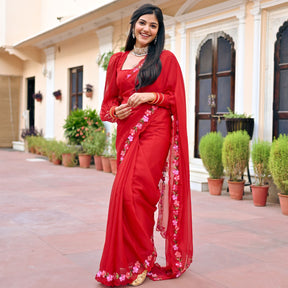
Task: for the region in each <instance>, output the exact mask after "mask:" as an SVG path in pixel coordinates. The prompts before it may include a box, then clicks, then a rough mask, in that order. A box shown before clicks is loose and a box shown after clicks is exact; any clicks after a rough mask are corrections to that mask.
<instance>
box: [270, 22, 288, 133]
mask: <svg viewBox="0 0 288 288" xmlns="http://www.w3.org/2000/svg"><path fill="white" fill-rule="evenodd" d="M280 134H288V21H286V22H285V23H284V24H283V26H281V27H280V29H279V31H278V33H277V40H276V42H275V51H274V99H273V138H274V137H276V138H278V136H279V135H280Z"/></svg>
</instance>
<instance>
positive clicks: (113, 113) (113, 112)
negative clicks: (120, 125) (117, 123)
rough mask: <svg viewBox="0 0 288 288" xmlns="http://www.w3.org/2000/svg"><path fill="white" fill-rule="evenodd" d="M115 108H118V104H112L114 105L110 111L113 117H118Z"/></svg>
mask: <svg viewBox="0 0 288 288" xmlns="http://www.w3.org/2000/svg"><path fill="white" fill-rule="evenodd" d="M115 108H116V106H112V107H111V108H110V112H109V114H110V116H111V117H112V118H113V119H117V115H116V114H115Z"/></svg>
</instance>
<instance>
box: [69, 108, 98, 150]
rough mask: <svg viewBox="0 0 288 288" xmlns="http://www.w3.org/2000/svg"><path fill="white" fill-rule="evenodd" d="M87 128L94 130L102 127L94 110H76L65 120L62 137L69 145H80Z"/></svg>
mask: <svg viewBox="0 0 288 288" xmlns="http://www.w3.org/2000/svg"><path fill="white" fill-rule="evenodd" d="M89 126H92V127H93V128H95V129H98V128H99V127H103V126H104V125H103V123H102V121H101V119H100V117H99V115H98V114H97V112H96V110H92V109H85V110H81V109H77V110H74V111H72V112H71V114H70V115H69V116H68V117H67V118H66V119H65V124H64V126H63V128H64V135H65V137H66V138H67V139H68V142H69V144H76V145H81V143H82V142H83V140H84V139H85V138H86V136H87V133H88V130H89V129H88V128H89Z"/></svg>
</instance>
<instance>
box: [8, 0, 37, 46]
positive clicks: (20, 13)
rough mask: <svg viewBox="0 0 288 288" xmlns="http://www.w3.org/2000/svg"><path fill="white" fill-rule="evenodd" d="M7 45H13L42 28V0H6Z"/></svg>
mask: <svg viewBox="0 0 288 288" xmlns="http://www.w3.org/2000/svg"><path fill="white" fill-rule="evenodd" d="M5 5H6V41H5V42H6V43H5V44H6V45H13V44H14V43H16V42H19V41H22V40H23V39H25V38H27V37H31V35H33V34H35V33H38V32H40V30H41V25H40V24H41V13H40V11H41V1H39V0H25V1H19V0H6V2H5Z"/></svg>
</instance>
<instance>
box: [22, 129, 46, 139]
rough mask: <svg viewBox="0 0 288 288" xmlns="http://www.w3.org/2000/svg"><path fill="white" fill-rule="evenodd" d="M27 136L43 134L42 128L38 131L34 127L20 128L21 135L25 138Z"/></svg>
mask: <svg viewBox="0 0 288 288" xmlns="http://www.w3.org/2000/svg"><path fill="white" fill-rule="evenodd" d="M27 136H43V132H42V130H40V131H38V130H37V129H36V128H34V127H30V128H26V129H22V131H21V137H22V138H23V139H25V138H26V137H27Z"/></svg>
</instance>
